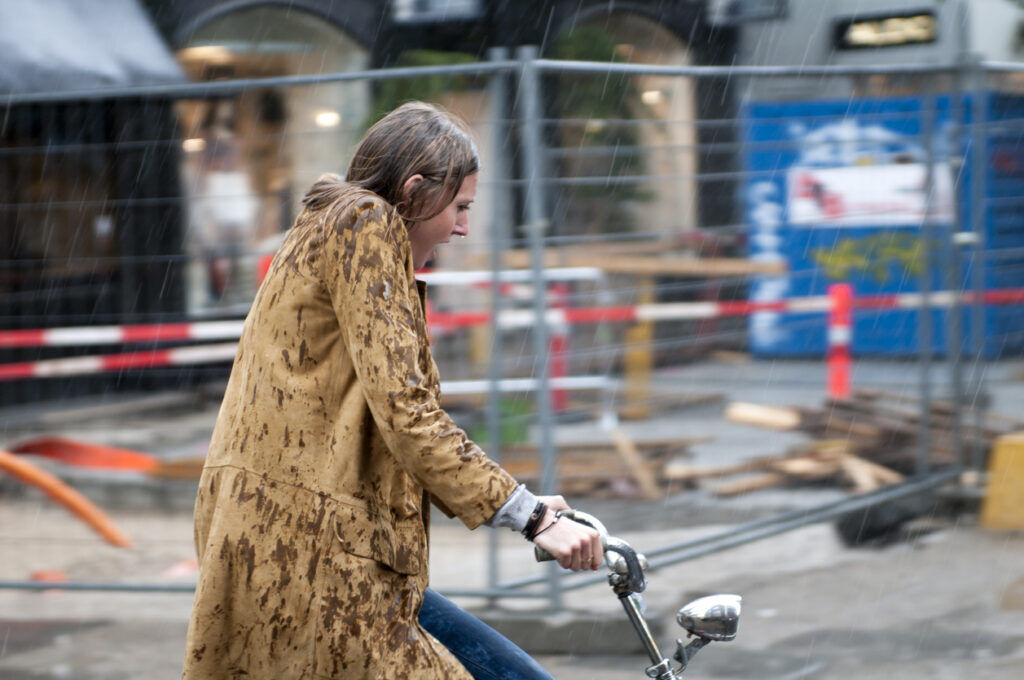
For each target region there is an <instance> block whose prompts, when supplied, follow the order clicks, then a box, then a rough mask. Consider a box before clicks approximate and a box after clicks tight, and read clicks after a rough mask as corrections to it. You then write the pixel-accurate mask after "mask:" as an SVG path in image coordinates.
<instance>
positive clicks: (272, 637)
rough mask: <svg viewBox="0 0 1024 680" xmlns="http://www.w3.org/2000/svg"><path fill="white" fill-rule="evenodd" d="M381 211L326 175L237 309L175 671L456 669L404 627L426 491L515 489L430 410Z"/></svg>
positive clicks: (420, 337) (431, 372)
mask: <svg viewBox="0 0 1024 680" xmlns="http://www.w3.org/2000/svg"><path fill="white" fill-rule="evenodd" d="M422 295H423V290H422V289H421V288H420V287H419V284H417V282H416V281H415V280H414V279H413V264H412V250H411V247H410V244H409V240H408V236H407V234H406V230H405V227H404V226H403V224H402V222H401V220H400V218H398V217H397V214H396V213H395V211H394V209H393V208H392V207H391V206H390V205H388V204H387V203H385V202H384V201H383V200H382V199H380V198H379V197H377V196H375V195H373V194H371V193H369V192H364V191H360V190H356V189H353V188H351V187H349V186H347V185H345V184H343V183H341V182H340V181H338V180H337V178H333V179H327V180H322V181H321V182H319V183H318V184H317V185H316V186H314V188H313V190H312V191H311V192H310V195H309V196H308V197H307V202H306V209H305V210H304V212H303V214H302V215H301V216H300V217H299V219H298V221H297V222H296V225H295V226H294V227H293V228H292V230H291V232H290V233H289V234H288V236H287V238H286V240H285V243H284V245H283V246H282V248H281V251H280V252H279V253H278V254H277V256H276V257H275V259H274V263H273V265H272V266H271V269H270V271H269V273H268V275H267V278H266V280H265V281H264V283H263V285H262V286H261V288H260V290H259V292H258V293H257V295H256V299H255V301H254V303H253V307H252V311H251V312H250V314H249V316H248V318H247V319H246V323H245V329H244V331H243V333H242V338H241V342H240V345H239V350H238V355H237V357H236V359H235V364H234V367H233V369H232V373H231V379H230V381H229V383H228V387H227V391H226V393H225V396H224V402H223V405H222V406H221V411H220V415H219V416H218V420H217V425H216V428H215V430H214V434H213V439H212V442H211V446H210V451H209V454H208V456H207V461H206V466H205V469H204V470H203V475H202V478H201V480H200V485H199V495H198V498H197V500H196V513H195V538H196V547H197V550H198V553H199V557H200V575H199V583H198V587H197V590H196V599H195V605H194V609H193V613H192V619H191V622H190V625H189V632H188V645H187V650H186V659H185V673H184V677H185V678H188V679H189V680H194V679H199V678H235V677H245V678H274V679H280V678H468V677H469V676H468V674H466V672H465V670H463V669H462V667H461V666H459V665H458V663H457V662H456V661H455V660H454V657H452V656H451V655H450V654H449V653H448V652H447V650H445V649H444V647H442V646H441V645H440V644H439V643H438V642H437V641H436V640H434V639H433V638H432V637H430V636H429V635H428V634H427V633H426V632H425V631H424V630H423V629H421V628H420V627H419V625H418V623H417V621H416V617H417V613H418V611H419V607H420V603H421V601H422V597H423V591H424V588H425V587H426V585H427V571H428V565H427V526H428V508H429V500H430V499H431V498H433V500H434V502H435V503H436V504H437V505H439V506H440V507H441V508H442V509H444V510H445V511H446V512H449V513H453V514H454V515H456V516H458V517H459V518H460V519H461V520H462V521H463V522H464V523H465V524H466V525H467V526H468V527H470V528H473V527H476V526H478V525H479V524H481V523H483V522H484V521H486V520H487V519H488V518H489V517H490V516H491V515H493V514H494V512H495V511H496V510H497V509H498V508H499V507H500V506H501V505H502V503H503V502H504V501H505V500H506V499H507V498H508V496H509V495H510V494H511V493H512V492H513V491H514V490H515V487H516V483H515V481H514V480H513V479H512V478H511V477H509V476H508V475H507V474H506V473H505V472H504V471H502V470H501V469H500V468H499V467H498V466H497V465H496V464H495V463H493V462H492V461H491V460H489V459H488V458H487V457H486V456H485V455H484V454H483V452H482V451H481V450H480V449H479V448H478V447H477V446H476V445H475V444H473V443H472V442H471V441H469V440H468V439H467V438H466V435H465V433H464V432H463V431H462V430H460V429H459V428H457V427H456V426H455V425H454V423H453V422H452V421H451V420H450V419H449V417H448V416H447V415H446V414H445V412H444V411H442V410H441V409H440V406H439V403H438V400H439V391H438V390H439V381H438V375H437V370H436V367H435V365H434V362H433V359H432V358H431V355H430V350H429V346H428V342H427V334H426V325H425V320H424V314H423V307H422Z"/></svg>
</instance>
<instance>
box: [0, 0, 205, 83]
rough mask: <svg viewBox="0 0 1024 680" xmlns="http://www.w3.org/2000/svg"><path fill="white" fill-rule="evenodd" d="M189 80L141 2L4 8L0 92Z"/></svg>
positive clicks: (42, 1)
mask: <svg viewBox="0 0 1024 680" xmlns="http://www.w3.org/2000/svg"><path fill="white" fill-rule="evenodd" d="M186 81H187V78H186V77H185V75H184V73H183V72H182V70H181V68H180V67H179V66H178V63H177V62H176V61H175V59H174V56H173V55H172V54H171V51H170V49H169V48H168V47H167V45H166V43H164V40H163V38H162V37H161V36H160V34H159V33H158V32H157V30H156V28H155V27H154V26H153V24H152V22H151V21H150V18H149V15H148V14H147V13H146V11H145V10H144V9H143V8H142V7H141V6H140V5H139V2H138V0H32V2H10V1H7V0H5V1H3V2H0V93H3V94H26V93H39V92H56V91H62V90H88V89H98V88H106V87H130V86H136V85H168V84H177V83H183V82H186Z"/></svg>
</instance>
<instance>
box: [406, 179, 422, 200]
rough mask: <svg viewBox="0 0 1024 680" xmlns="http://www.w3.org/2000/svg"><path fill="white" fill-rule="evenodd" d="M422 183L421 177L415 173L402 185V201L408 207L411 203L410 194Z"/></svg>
mask: <svg viewBox="0 0 1024 680" xmlns="http://www.w3.org/2000/svg"><path fill="white" fill-rule="evenodd" d="M422 181H423V175H421V174H419V173H416V174H415V175H412V176H410V177H409V179H407V180H405V184H403V185H402V201H403V202H404V203H405V204H406V205H408V204H409V203H411V202H412V201H411V196H412V193H413V192H414V191H415V190H416V186H417V185H418V184H419V183H420V182H422Z"/></svg>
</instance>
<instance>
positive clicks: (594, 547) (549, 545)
mask: <svg viewBox="0 0 1024 680" xmlns="http://www.w3.org/2000/svg"><path fill="white" fill-rule="evenodd" d="M539 500H541V501H543V502H544V504H545V505H547V506H548V511H547V513H546V514H545V516H544V519H543V520H541V523H540V527H539V528H538V531H537V533H536V534H534V539H533V542H534V543H535V544H537V545H539V546H540V547H541V548H544V550H547V551H548V552H549V553H551V555H552V556H553V557H554V558H555V559H556V560H557V561H558V564H560V565H561V566H562V567H563V568H565V569H571V570H572V571H583V570H584V569H590V570H596V569H597V568H598V567H600V566H601V562H603V561H604V549H603V548H602V547H601V538H600V536H598V535H597V532H596V531H594V530H593V529H591V528H590V527H588V526H586V525H584V524H580V523H579V522H573V521H572V520H570V519H568V518H565V519H561V520H559V521H558V522H557V523H554V524H552V523H553V522H555V512H556V511H558V510H568V509H569V505H568V504H567V503H566V502H565V499H564V498H562V497H561V496H540V497H539Z"/></svg>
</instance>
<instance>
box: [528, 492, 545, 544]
mask: <svg viewBox="0 0 1024 680" xmlns="http://www.w3.org/2000/svg"><path fill="white" fill-rule="evenodd" d="M547 514H548V506H547V505H546V504H545V503H544V501H537V504H536V505H535V506H534V508H533V511H532V512H531V513H530V518H529V519H528V520H526V526H524V527H523V530H522V534H523V536H524V537H525V538H526V540H528V541H532V540H533V539H534V538H535V537H536V536H537V534H538V533H539V532H540V529H541V524H542V523H543V522H544V517H545V515H547Z"/></svg>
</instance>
